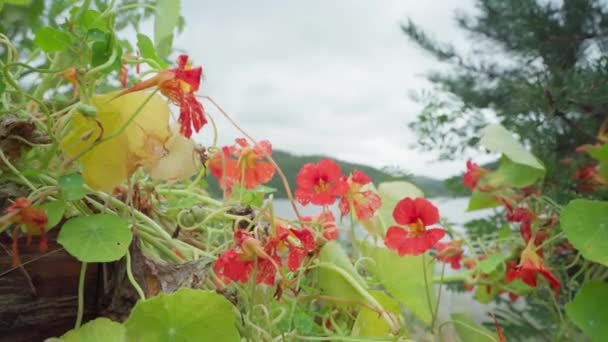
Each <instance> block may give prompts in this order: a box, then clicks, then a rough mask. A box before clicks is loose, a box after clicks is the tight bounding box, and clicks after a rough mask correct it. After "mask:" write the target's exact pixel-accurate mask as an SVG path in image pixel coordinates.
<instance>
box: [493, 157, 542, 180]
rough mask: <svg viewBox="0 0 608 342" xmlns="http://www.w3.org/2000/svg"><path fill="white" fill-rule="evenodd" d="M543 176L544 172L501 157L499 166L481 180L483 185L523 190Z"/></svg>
mask: <svg viewBox="0 0 608 342" xmlns="http://www.w3.org/2000/svg"><path fill="white" fill-rule="evenodd" d="M544 174H545V171H543V170H540V169H537V168H533V167H530V166H527V165H523V164H517V163H514V162H513V161H511V159H509V158H507V157H505V156H503V157H502V158H501V159H500V166H499V167H498V169H497V170H496V171H494V172H491V173H489V174H488V175H486V176H485V177H484V178H483V180H484V181H485V184H487V185H490V186H493V187H499V186H507V187H516V188H524V187H526V186H530V185H532V184H534V183H536V182H537V181H538V179H539V178H541V177H542V176H543V175H544Z"/></svg>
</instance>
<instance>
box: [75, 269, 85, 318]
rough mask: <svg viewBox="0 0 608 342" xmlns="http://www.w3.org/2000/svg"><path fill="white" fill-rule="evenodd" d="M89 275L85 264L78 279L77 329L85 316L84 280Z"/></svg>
mask: <svg viewBox="0 0 608 342" xmlns="http://www.w3.org/2000/svg"><path fill="white" fill-rule="evenodd" d="M86 274H87V263H86V262H83V263H82V265H81V266H80V276H79V277H78V312H77V314H76V324H75V326H74V328H75V329H78V328H80V325H81V324H82V316H84V279H85V275H86Z"/></svg>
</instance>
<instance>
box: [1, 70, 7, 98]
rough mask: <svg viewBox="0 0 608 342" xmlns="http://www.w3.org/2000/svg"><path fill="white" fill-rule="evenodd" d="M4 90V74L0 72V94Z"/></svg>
mask: <svg viewBox="0 0 608 342" xmlns="http://www.w3.org/2000/svg"><path fill="white" fill-rule="evenodd" d="M5 90H6V82H4V74H2V73H0V95H2V94H3V93H4V91H5Z"/></svg>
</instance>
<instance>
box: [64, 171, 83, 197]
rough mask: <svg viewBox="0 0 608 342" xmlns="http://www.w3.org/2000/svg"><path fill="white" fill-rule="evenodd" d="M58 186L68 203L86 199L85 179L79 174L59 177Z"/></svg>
mask: <svg viewBox="0 0 608 342" xmlns="http://www.w3.org/2000/svg"><path fill="white" fill-rule="evenodd" d="M58 185H59V187H60V188H61V191H62V192H63V197H64V198H65V200H66V201H76V200H79V199H81V198H83V197H84V195H85V191H84V178H82V175H80V174H79V173H71V174H69V175H65V176H61V177H59V181H58Z"/></svg>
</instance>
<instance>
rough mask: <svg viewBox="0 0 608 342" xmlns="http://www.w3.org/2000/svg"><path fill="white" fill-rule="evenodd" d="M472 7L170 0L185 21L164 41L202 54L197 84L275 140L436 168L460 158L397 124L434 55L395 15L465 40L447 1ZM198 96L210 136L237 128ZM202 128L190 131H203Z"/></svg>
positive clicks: (425, 170)
mask: <svg viewBox="0 0 608 342" xmlns="http://www.w3.org/2000/svg"><path fill="white" fill-rule="evenodd" d="M472 7H473V6H472V3H471V1H465V0H443V1H421V0H390V1H389V0H383V1H371V0H360V1H354V0H332V1H326V0H306V1H295V0H294V1H284V0H263V1H262V0H260V1H251V0H229V1H196V0H182V14H183V15H184V16H185V19H186V27H185V30H184V32H183V33H182V34H181V35H180V36H178V38H177V39H176V42H175V45H176V47H177V48H180V49H184V50H185V51H187V52H188V54H189V55H190V56H191V58H193V60H194V64H195V65H202V66H203V71H204V83H203V85H202V89H201V91H202V93H204V94H207V95H210V96H212V97H213V98H215V99H216V101H218V102H219V103H220V104H221V105H222V106H223V107H224V108H225V109H226V110H227V111H228V112H229V113H231V114H232V115H233V116H234V117H235V118H236V119H237V121H238V122H239V123H240V124H241V125H242V127H243V128H245V129H246V130H247V131H248V132H250V133H251V134H252V135H253V136H254V137H256V138H257V139H269V140H270V141H271V142H272V144H273V146H274V148H275V149H282V150H286V151H289V152H292V153H295V154H326V155H328V156H330V157H335V158H339V159H344V160H347V161H352V162H359V163H364V164H368V165H373V166H377V167H382V166H387V165H397V166H400V167H402V168H403V169H404V170H406V171H408V172H411V173H414V174H417V175H425V176H433V177H440V178H443V177H447V176H450V175H454V174H456V173H459V172H461V171H463V170H464V160H461V161H456V162H435V160H436V155H435V154H430V153H423V152H420V151H418V150H416V149H414V148H412V147H411V145H412V144H413V143H415V141H416V137H415V135H414V134H413V132H412V131H411V130H410V129H409V128H408V127H407V124H408V122H411V121H412V120H414V119H415V117H416V115H417V113H418V112H419V111H420V109H421V107H420V105H419V104H417V103H415V102H413V101H412V100H410V99H409V98H408V93H409V92H410V91H413V90H419V89H423V88H428V87H429V83H428V82H427V81H426V80H425V74H426V72H427V71H429V70H433V69H436V68H437V67H439V64H438V63H437V62H436V61H435V60H434V59H433V58H431V57H430V56H429V55H428V54H426V53H425V52H423V51H422V50H421V49H420V48H418V47H417V46H416V45H415V44H414V43H412V42H411V41H409V39H408V38H407V37H406V36H405V35H404V34H403V33H402V32H401V29H400V27H399V24H400V23H401V22H403V21H405V20H406V18H408V17H410V18H412V19H413V20H414V21H416V22H417V23H419V24H420V26H421V27H423V28H425V29H427V30H428V31H429V32H430V33H431V34H432V36H434V37H437V38H440V39H442V40H445V41H449V42H452V43H454V44H455V45H456V46H466V44H467V43H466V42H465V36H464V34H463V33H462V32H460V31H458V29H457V27H456V25H455V22H454V20H453V18H454V13H455V12H454V11H455V10H456V9H460V10H469V9H471V8H472ZM206 107H207V109H208V111H209V112H210V113H211V114H212V115H213V116H214V118H215V119H216V121H218V123H219V129H220V142H221V143H224V144H228V143H232V142H233V141H234V138H236V137H238V136H239V135H238V132H237V131H235V130H234V129H232V128H231V127H230V126H229V125H228V124H227V123H226V121H225V120H224V119H223V118H221V117H220V116H219V115H218V113H217V111H216V110H215V109H214V108H212V107H211V105H206ZM211 134H212V133H211V129H205V130H203V131H202V132H201V134H199V136H198V137H197V139H198V140H200V141H202V142H205V143H208V142H210V139H211Z"/></svg>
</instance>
